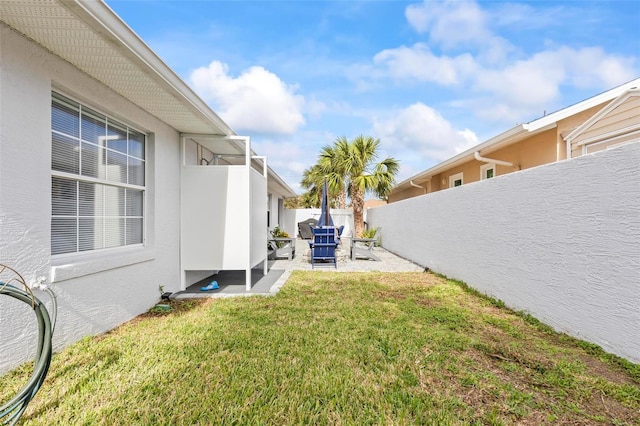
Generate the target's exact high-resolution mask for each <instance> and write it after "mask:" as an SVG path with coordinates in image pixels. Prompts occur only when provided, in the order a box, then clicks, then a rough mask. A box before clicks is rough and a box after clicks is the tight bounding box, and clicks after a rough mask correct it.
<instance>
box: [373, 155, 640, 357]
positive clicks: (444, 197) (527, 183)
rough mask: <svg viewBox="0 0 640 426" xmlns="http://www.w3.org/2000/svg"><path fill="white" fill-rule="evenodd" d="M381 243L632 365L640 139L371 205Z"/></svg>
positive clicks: (637, 348)
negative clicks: (550, 162)
mask: <svg viewBox="0 0 640 426" xmlns="http://www.w3.org/2000/svg"><path fill="white" fill-rule="evenodd" d="M368 221H369V223H370V224H371V225H372V226H379V227H381V228H382V229H383V233H382V243H383V245H384V247H385V248H386V249H388V250H390V251H392V252H395V253H397V254H399V255H401V256H403V257H405V258H408V259H410V260H412V261H414V262H416V263H418V264H420V265H423V266H426V267H429V268H431V269H432V270H434V271H437V272H439V273H442V274H445V275H447V276H449V277H452V278H456V279H460V280H463V281H465V282H466V283H468V284H469V285H470V286H472V287H474V288H476V289H478V290H479V291H481V292H483V293H485V294H488V295H491V296H493V297H496V298H498V299H501V300H503V301H504V302H505V303H506V304H507V305H508V306H510V307H512V308H514V309H516V310H524V311H527V312H529V313H531V314H532V315H533V316H535V317H536V318H538V319H540V320H541V321H543V322H545V323H547V324H549V325H551V326H552V327H554V328H555V329H556V330H559V331H562V332H566V333H568V334H570V335H573V336H575V337H578V338H581V339H585V340H588V341H591V342H593V343H596V344H598V345H600V346H602V347H603V348H604V349H605V350H607V351H609V352H612V353H615V354H617V355H620V356H623V357H625V358H627V359H630V360H632V361H635V362H640V244H639V243H638V242H639V241H640V143H634V144H629V145H624V146H620V147H617V148H614V149H611V150H608V151H604V152H598V153H595V154H591V155H586V156H583V157H580V158H576V159H573V160H570V161H562V162H559V163H553V164H549V165H545V166H541V167H537V168H533V169H529V170H524V171H522V172H520V173H512V174H509V175H505V176H498V177H496V178H494V179H489V180H486V181H482V182H476V183H472V184H469V185H463V186H461V187H458V188H453V189H450V190H447V191H441V192H436V193H433V194H428V195H424V196H421V197H416V198H411V199H408V200H403V201H400V202H397V203H393V204H389V205H387V206H383V207H378V208H375V209H371V210H370V211H369V214H368Z"/></svg>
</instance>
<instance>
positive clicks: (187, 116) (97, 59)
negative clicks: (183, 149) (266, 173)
mask: <svg viewBox="0 0 640 426" xmlns="http://www.w3.org/2000/svg"><path fill="white" fill-rule="evenodd" d="M0 21H2V22H3V23H5V24H6V25H8V26H9V27H11V28H12V29H14V30H15V31H16V32H18V33H21V34H23V35H24V36H25V37H27V38H28V39H30V40H31V41H33V42H35V43H36V44H39V45H40V46H42V47H43V48H44V49H46V50H48V51H49V52H51V53H53V54H54V55H57V56H59V57H60V58H62V59H63V60H65V61H67V62H69V63H70V64H72V65H74V66H75V67H77V68H78V69H80V70H81V71H83V72H84V73H86V74H87V75H89V76H91V77H92V78H94V79H96V80H98V81H100V82H101V83H102V84H104V85H106V86H107V87H109V88H111V89H112V90H113V91H114V92H116V93H118V94H119V95H121V96H123V97H124V98H126V99H128V100H129V101H131V102H132V103H134V104H136V105H138V106H139V107H141V108H142V109H143V110H145V111H147V112H149V113H150V114H152V115H154V116H155V117H157V118H158V119H160V120H161V121H163V122H165V123H167V124H168V125H169V126H171V127H173V128H174V129H176V130H178V131H179V132H183V133H184V132H190V133H211V134H216V135H233V134H235V132H234V131H233V130H232V129H231V128H230V127H229V126H228V125H227V124H226V123H225V122H224V121H223V120H222V119H221V118H220V117H219V116H218V115H216V113H215V112H214V111H213V110H212V109H211V108H209V106H208V105H207V104H206V103H205V102H204V101H203V100H202V99H200V98H199V97H198V95H196V94H195V92H193V90H191V89H190V88H189V86H188V85H187V84H186V83H185V82H184V81H182V80H181V79H180V77H178V76H177V75H176V74H175V72H174V71H173V70H171V68H169V67H168V66H167V65H166V64H165V63H164V62H163V61H162V60H161V59H160V58H159V57H158V56H157V55H156V54H155V53H154V52H153V51H152V50H151V49H150V48H149V46H147V45H146V44H145V43H144V41H142V39H141V38H140V37H139V36H138V35H137V34H135V32H133V30H131V28H130V27H129V26H127V24H126V23H125V22H123V21H122V19H120V17H118V15H116V14H115V12H113V11H112V10H111V9H110V8H109V6H107V5H106V4H105V3H104V2H103V1H96V0H91V1H86V0H4V1H2V0H0Z"/></svg>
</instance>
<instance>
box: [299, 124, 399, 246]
mask: <svg viewBox="0 0 640 426" xmlns="http://www.w3.org/2000/svg"><path fill="white" fill-rule="evenodd" d="M379 147H380V140H379V139H374V138H373V137H371V136H366V137H365V136H362V135H361V136H358V137H356V138H355V139H353V140H352V141H351V142H349V140H348V139H347V138H345V137H339V138H337V139H336V140H335V142H334V143H333V145H325V146H323V147H322V149H321V151H320V155H319V156H318V162H317V163H316V164H314V165H313V166H312V167H310V168H308V169H307V170H305V171H304V174H303V178H302V182H301V185H302V187H303V188H305V189H307V192H306V193H305V194H303V198H304V199H305V200H308V201H310V202H309V203H308V204H311V205H312V206H314V207H319V206H320V203H321V199H320V197H321V196H322V186H323V183H324V179H325V178H326V179H327V186H328V187H329V199H330V200H333V199H336V200H337V204H338V206H339V207H340V208H346V204H347V203H346V199H347V195H348V196H349V197H350V198H351V206H352V208H353V221H354V227H355V229H354V233H355V235H356V236H360V235H362V231H363V230H364V197H365V195H366V194H367V193H373V194H376V195H377V196H378V197H380V198H386V196H387V194H388V193H389V191H390V190H391V187H392V186H393V183H394V181H395V175H396V174H397V173H398V169H399V164H398V161H397V160H395V159H394V158H392V157H388V158H385V159H384V160H383V161H381V162H379V163H375V160H376V159H377V157H378V152H377V151H378V148H379Z"/></svg>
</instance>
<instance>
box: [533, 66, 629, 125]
mask: <svg viewBox="0 0 640 426" xmlns="http://www.w3.org/2000/svg"><path fill="white" fill-rule="evenodd" d="M639 86H640V78H637V79H635V80H631V81H630V82H628V83H624V84H622V85H620V86H617V87H614V88H613V89H611V90H607V91H606V92H603V93H600V94H599V95H595V96H592V97H591V98H589V99H585V100H584V101H581V102H578V103H577V104H573V105H571V106H569V107H567V108H563V109H561V110H559V111H556V112H553V113H551V114H549V115H545V116H544V117H541V118H539V119H537V120H533V121H531V122H529V123H528V124H527V128H528V129H529V130H531V131H535V130H539V129H541V128H543V127H546V126H548V125H550V124H553V123H557V122H558V121H560V120H564V119H565V118H567V117H571V116H572V115H575V114H578V113H579V112H582V111H586V110H588V109H589V108H592V107H594V106H597V105H600V104H602V103H604V102H607V101H610V100H612V99H615V98H617V97H618V96H620V95H621V94H622V93H624V92H626V91H628V90H629V89H632V88H636V87H639Z"/></svg>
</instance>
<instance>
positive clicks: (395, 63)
mask: <svg viewBox="0 0 640 426" xmlns="http://www.w3.org/2000/svg"><path fill="white" fill-rule="evenodd" d="M373 61H374V62H375V63H376V64H378V65H384V66H386V67H387V69H388V73H389V74H390V75H391V76H392V77H394V78H410V79H417V80H419V81H429V82H434V83H438V84H442V85H445V86H446V85H453V84H459V83H460V82H461V80H462V79H463V78H466V77H467V76H469V75H470V74H471V73H473V71H474V70H475V68H476V64H475V62H474V60H473V57H472V56H471V55H470V54H463V55H460V56H457V57H448V56H440V57H438V56H436V55H434V54H433V53H432V52H431V50H430V49H429V46H427V45H426V44H424V43H416V44H414V45H413V46H412V47H406V46H401V47H398V48H396V49H386V50H383V51H381V52H379V53H378V54H376V55H375V56H374V58H373Z"/></svg>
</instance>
